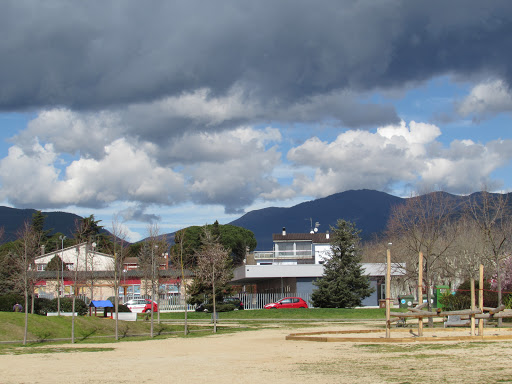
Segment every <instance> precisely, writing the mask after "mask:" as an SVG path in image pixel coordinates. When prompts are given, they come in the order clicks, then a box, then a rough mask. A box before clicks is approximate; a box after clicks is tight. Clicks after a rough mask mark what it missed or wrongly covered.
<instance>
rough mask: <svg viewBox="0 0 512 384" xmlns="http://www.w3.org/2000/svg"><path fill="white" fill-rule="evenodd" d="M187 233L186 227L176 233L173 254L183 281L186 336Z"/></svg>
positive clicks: (186, 333)
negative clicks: (185, 256) (185, 255)
mask: <svg viewBox="0 0 512 384" xmlns="http://www.w3.org/2000/svg"><path fill="white" fill-rule="evenodd" d="M185 234H186V229H182V230H180V231H178V232H176V234H175V235H174V242H175V243H176V245H178V247H174V248H173V252H172V254H171V257H172V261H173V264H176V265H179V266H180V269H181V282H182V284H183V300H184V302H185V329H184V333H185V336H186V335H188V304H187V282H186V280H185V268H186V258H184V257H183V256H184V251H185V249H184V248H185V245H184V243H185V241H184V240H185Z"/></svg>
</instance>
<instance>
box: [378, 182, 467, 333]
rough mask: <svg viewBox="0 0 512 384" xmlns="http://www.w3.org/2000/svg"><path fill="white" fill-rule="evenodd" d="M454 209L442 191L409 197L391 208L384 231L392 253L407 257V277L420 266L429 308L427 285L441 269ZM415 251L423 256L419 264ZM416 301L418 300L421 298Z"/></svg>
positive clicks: (452, 235)
mask: <svg viewBox="0 0 512 384" xmlns="http://www.w3.org/2000/svg"><path fill="white" fill-rule="evenodd" d="M454 210H455V204H454V200H453V199H452V198H451V197H450V196H449V195H447V194H445V193H443V192H433V193H428V194H425V195H423V196H414V197H411V198H409V199H407V201H406V202H405V204H402V205H397V206H395V207H393V208H392V210H391V216H390V220H389V223H388V228H387V233H388V236H389V238H390V239H392V242H393V250H394V253H397V252H398V253H401V255H402V257H403V258H404V259H408V260H407V263H406V265H407V271H406V272H408V274H409V275H411V277H412V276H417V274H418V268H422V270H423V278H424V282H423V285H424V286H425V288H426V291H427V301H428V307H429V310H431V309H432V305H431V300H432V292H431V288H432V287H433V286H435V284H436V281H437V278H438V276H439V275H440V274H441V273H442V272H441V268H442V267H443V265H445V263H444V258H445V257H446V255H447V253H448V250H449V249H450V247H451V246H452V243H453V241H454V239H455V236H456V233H454V230H456V228H457V227H456V226H452V225H451V221H452V219H453V213H454ZM419 252H422V253H423V260H424V265H421V266H419V265H418V261H417V260H418V259H417V257H418V254H419ZM415 267H416V268H415ZM418 301H419V302H420V303H421V301H422V298H421V297H419V298H418ZM431 320H432V319H431V318H429V326H433V323H432V322H431Z"/></svg>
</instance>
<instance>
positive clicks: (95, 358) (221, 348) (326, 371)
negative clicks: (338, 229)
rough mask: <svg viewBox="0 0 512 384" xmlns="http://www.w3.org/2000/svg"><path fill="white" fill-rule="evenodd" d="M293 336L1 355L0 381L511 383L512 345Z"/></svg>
mask: <svg viewBox="0 0 512 384" xmlns="http://www.w3.org/2000/svg"><path fill="white" fill-rule="evenodd" d="M358 328H361V327H358ZM324 329H333V327H332V326H331V327H329V328H327V327H326V328H324ZM343 329H346V327H343ZM299 331H300V330H297V329H293V330H285V329H275V330H263V331H250V332H240V333H236V334H230V335H222V336H217V335H212V336H209V337H203V338H190V339H182V338H176V339H166V340H153V341H133V342H122V343H119V344H90V345H87V346H90V347H114V348H115V349H114V350H113V351H104V352H89V353H88V352H73V353H53V354H31V355H16V356H15V355H13V356H0V373H1V376H0V382H1V383H6V384H10V383H27V384H28V383H45V384H46V383H66V384H68V383H100V382H101V383H212V384H215V383H234V382H237V383H257V384H271V383H293V384H297V383H306V384H309V383H314V384H321V383H356V382H361V383H440V382H442V383H467V382H471V383H489V382H497V381H499V380H504V381H502V382H509V381H510V382H512V359H511V357H510V356H511V355H512V342H496V343H494V342H493V343H475V342H473V343H460V342H459V343H455V342H454V343H451V342H448V343H433V344H432V343H431V344H422V345H418V344H399V345H382V344H373V345H365V344H357V343H321V342H304V341H286V340H285V336H286V335H287V334H289V333H291V332H299ZM304 331H306V332H307V331H311V328H308V329H305V330H304ZM68 346H70V345H68ZM78 347H86V345H83V344H80V345H79V346H78Z"/></svg>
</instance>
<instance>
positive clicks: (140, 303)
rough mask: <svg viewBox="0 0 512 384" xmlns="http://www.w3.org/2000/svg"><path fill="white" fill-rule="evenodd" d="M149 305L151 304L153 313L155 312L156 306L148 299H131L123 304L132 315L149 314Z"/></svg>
mask: <svg viewBox="0 0 512 384" xmlns="http://www.w3.org/2000/svg"><path fill="white" fill-rule="evenodd" d="M151 303H153V312H157V311H158V306H157V304H156V303H155V302H152V301H151V300H149V299H131V300H129V301H127V302H126V303H124V305H126V306H127V307H128V308H130V311H132V312H134V313H143V312H151Z"/></svg>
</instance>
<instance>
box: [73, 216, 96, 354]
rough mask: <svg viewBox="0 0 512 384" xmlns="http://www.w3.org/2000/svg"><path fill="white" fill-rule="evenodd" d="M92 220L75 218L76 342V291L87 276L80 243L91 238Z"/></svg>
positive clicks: (75, 291) (74, 291)
mask: <svg viewBox="0 0 512 384" xmlns="http://www.w3.org/2000/svg"><path fill="white" fill-rule="evenodd" d="M90 226H91V224H90V221H89V220H86V219H81V220H78V219H77V220H75V234H74V236H75V242H76V262H75V267H74V271H73V273H74V277H73V295H72V300H73V304H72V307H71V343H72V344H74V343H75V306H76V293H77V291H78V283H79V280H81V279H82V278H84V277H85V276H84V275H83V274H82V273H81V272H82V271H80V252H81V251H80V245H81V244H82V243H84V242H86V241H87V240H88V238H89V236H88V233H89V231H90ZM88 247H89V243H87V245H86V251H85V253H86V254H85V255H84V258H87V252H88Z"/></svg>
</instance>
